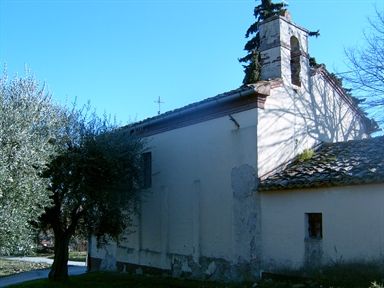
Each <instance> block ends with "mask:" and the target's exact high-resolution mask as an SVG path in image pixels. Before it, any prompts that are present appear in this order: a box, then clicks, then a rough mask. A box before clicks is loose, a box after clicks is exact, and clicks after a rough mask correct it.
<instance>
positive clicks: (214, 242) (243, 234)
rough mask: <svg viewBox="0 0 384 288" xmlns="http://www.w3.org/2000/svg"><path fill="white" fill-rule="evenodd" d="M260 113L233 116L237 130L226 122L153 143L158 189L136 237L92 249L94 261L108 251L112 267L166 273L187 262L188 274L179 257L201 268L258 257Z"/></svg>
mask: <svg viewBox="0 0 384 288" xmlns="http://www.w3.org/2000/svg"><path fill="white" fill-rule="evenodd" d="M257 113H258V110H257V109H252V110H248V111H245V112H241V113H236V114H233V115H232V117H233V118H235V119H236V121H237V123H239V125H240V128H239V129H237V127H236V126H235V124H234V123H233V122H232V121H230V119H229V117H228V116H226V117H222V118H217V119H213V120H210V121H206V122H203V123H199V124H195V125H191V126H187V127H183V128H180V129H175V130H171V131H168V132H164V133H161V134H158V135H155V136H153V137H150V139H151V140H150V147H151V149H150V151H151V153H152V173H153V177H152V183H153V185H152V188H151V189H150V190H151V193H150V194H149V195H148V196H147V197H146V198H144V201H143V203H142V205H141V217H140V219H138V220H137V228H136V230H137V231H136V233H134V234H132V235H129V236H128V238H127V240H126V241H124V242H123V243H121V245H120V247H115V246H113V245H111V246H110V247H109V248H108V247H107V249H106V250H105V249H102V250H98V251H97V249H96V247H95V246H93V247H92V257H96V258H101V259H104V258H105V257H106V255H107V254H106V253H107V251H108V255H110V254H113V257H114V258H115V261H120V262H128V263H133V264H138V265H144V266H150V267H157V268H161V269H171V268H172V265H174V264H175V263H177V262H180V261H183V263H182V270H183V271H184V272H191V271H192V267H190V263H188V261H187V259H186V258H185V257H184V258H183V257H180V258H178V255H181V256H182V255H184V256H188V257H189V256H190V257H192V258H193V260H194V262H195V263H196V264H198V263H199V258H200V257H206V258H212V259H223V260H224V261H227V262H228V263H234V264H237V263H238V262H239V259H240V260H241V261H247V262H249V261H251V260H252V259H253V258H256V255H255V253H256V252H254V251H253V250H254V247H252V245H255V244H254V243H255V241H256V240H255V239H256V237H259V235H258V236H256V234H257V231H256V226H257V228H259V225H256V221H258V220H257V219H259V217H258V216H257V215H256V214H255V213H256V212H257V210H256V209H258V205H257V204H256V199H255V198H254V197H252V195H253V191H252V189H253V188H254V187H255V181H256V177H255V176H256V174H257V173H256V169H257V153H256V142H257V138H256V137H257V133H256V127H257V126H256V123H257ZM245 199H250V200H249V201H245ZM256 218H257V219H256ZM252 241H253V242H252ZM251 242H252V243H253V244H252V243H251ZM258 242H259V241H258ZM252 249H253V250H252ZM176 258H177V259H176ZM175 259H176V260H175ZM212 263H213V262H212ZM212 267H214V264H212V265H211V268H210V269H211V270H215V268H212ZM206 273H208V274H209V273H213V272H212V271H207V272H206Z"/></svg>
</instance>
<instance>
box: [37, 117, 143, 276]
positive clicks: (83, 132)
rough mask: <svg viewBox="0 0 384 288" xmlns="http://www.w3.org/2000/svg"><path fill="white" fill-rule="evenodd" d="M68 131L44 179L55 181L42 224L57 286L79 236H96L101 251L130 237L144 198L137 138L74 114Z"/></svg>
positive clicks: (98, 120)
mask: <svg viewBox="0 0 384 288" xmlns="http://www.w3.org/2000/svg"><path fill="white" fill-rule="evenodd" d="M83 111H84V110H83ZM88 111H89V110H88ZM67 125H68V126H67V129H66V136H67V137H66V139H67V141H66V142H63V143H58V144H55V145H59V146H60V147H58V150H59V151H60V153H58V154H57V155H56V156H55V157H52V159H51V161H50V163H49V165H48V169H46V170H45V171H44V173H43V174H42V177H44V178H45V179H50V182H51V184H50V186H49V190H50V191H51V192H52V195H51V196H50V198H51V200H52V201H53V206H47V207H45V213H44V214H43V215H42V216H41V217H40V219H39V223H37V225H38V226H39V227H40V228H42V229H43V230H46V229H52V230H53V232H54V239H55V258H54V263H53V266H52V270H51V272H50V274H49V277H50V279H51V280H58V281H61V280H65V279H66V278H67V277H68V272H67V261H68V244H69V240H70V239H71V237H72V236H73V235H74V234H75V233H82V234H84V235H87V236H89V235H94V236H95V237H96V240H97V243H98V245H99V246H101V245H103V244H106V243H107V242H108V240H110V239H112V240H114V241H117V242H118V241H119V240H120V239H121V237H123V236H124V235H126V233H129V227H130V224H131V219H132V218H131V217H132V215H133V214H134V213H135V211H136V210H135V209H136V203H137V202H138V201H139V200H140V195H141V193H142V192H143V189H142V185H141V183H142V175H143V173H142V171H143V170H142V157H141V155H142V153H143V152H144V151H145V149H146V142H145V141H144V140H143V139H141V138H140V137H139V136H138V135H137V134H136V133H135V132H133V131H131V130H129V129H119V128H118V127H117V125H116V124H112V123H111V122H110V121H109V120H108V118H107V117H104V119H101V118H99V117H98V116H97V115H96V114H95V113H91V114H89V113H84V114H83V113H82V112H81V111H80V112H78V113H77V114H71V118H70V121H68V122H67Z"/></svg>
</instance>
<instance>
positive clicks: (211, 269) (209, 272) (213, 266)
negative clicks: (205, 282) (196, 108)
mask: <svg viewBox="0 0 384 288" xmlns="http://www.w3.org/2000/svg"><path fill="white" fill-rule="evenodd" d="M215 271H216V263H215V261H212V262H211V263H209V265H208V268H207V270H205V272H204V273H205V274H207V275H209V276H210V275H212V274H213V273H215Z"/></svg>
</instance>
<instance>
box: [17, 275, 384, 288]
mask: <svg viewBox="0 0 384 288" xmlns="http://www.w3.org/2000/svg"><path fill="white" fill-rule="evenodd" d="M21 287H25V288H40V287H41V288H51V287H52V288H68V287H75V288H76V287H92V288H99V287H100V288H101V287H108V288H109V287H138V288H139V287H143V288H146V287H158V288H162V287H164V288H165V287H167V288H169V287H171V288H176V287H180V288H192V287H201V288H202V287H204V288H213V287H217V288H221V287H222V288H224V287H227V288H256V287H257V288H277V287H279V288H305V287H307V288H309V287H311V288H320V287H322V288H350V287H361V288H383V286H380V285H374V284H372V285H366V286H339V285H337V286H334V285H324V284H320V283H317V282H316V281H312V280H306V281H291V280H287V279H286V280H282V279H280V280H273V279H264V280H263V281H261V282H259V283H254V282H253V283H242V284H225V283H214V282H200V281H191V280H177V279H170V278H163V277H149V276H141V275H129V274H123V273H102V272H92V273H87V274H83V275H78V276H71V277H69V280H68V281H67V282H64V283H52V282H49V281H48V279H40V280H34V281H30V282H26V283H22V284H17V285H13V286H12V288H21Z"/></svg>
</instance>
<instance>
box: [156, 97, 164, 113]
mask: <svg viewBox="0 0 384 288" xmlns="http://www.w3.org/2000/svg"><path fill="white" fill-rule="evenodd" d="M154 102H155V103H157V104H159V111H157V114H158V115H160V104H163V103H164V102H161V100H160V96H159V98H158V99H157V101H154Z"/></svg>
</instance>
